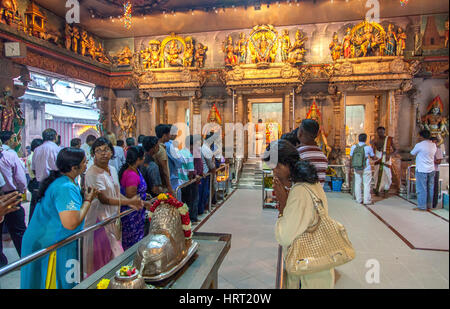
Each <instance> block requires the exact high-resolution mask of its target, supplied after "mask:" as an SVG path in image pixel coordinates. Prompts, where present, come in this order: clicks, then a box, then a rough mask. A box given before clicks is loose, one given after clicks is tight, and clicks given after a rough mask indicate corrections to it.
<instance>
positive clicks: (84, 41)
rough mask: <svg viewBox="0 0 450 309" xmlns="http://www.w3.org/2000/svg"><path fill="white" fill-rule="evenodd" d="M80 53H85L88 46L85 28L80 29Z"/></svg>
mask: <svg viewBox="0 0 450 309" xmlns="http://www.w3.org/2000/svg"><path fill="white" fill-rule="evenodd" d="M80 45H81V55H82V56H84V55H86V50H87V48H88V46H89V38H88V34H87V32H86V30H83V31H81V43H80Z"/></svg>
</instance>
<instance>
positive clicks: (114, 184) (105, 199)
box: [83, 137, 143, 276]
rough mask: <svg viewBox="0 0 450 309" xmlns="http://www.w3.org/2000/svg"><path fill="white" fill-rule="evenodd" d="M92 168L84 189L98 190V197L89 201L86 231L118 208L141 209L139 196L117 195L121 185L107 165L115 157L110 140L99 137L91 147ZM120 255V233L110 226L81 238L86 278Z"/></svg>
mask: <svg viewBox="0 0 450 309" xmlns="http://www.w3.org/2000/svg"><path fill="white" fill-rule="evenodd" d="M91 153H92V157H93V158H94V165H92V166H91V167H90V168H89V170H88V171H87V173H86V177H85V182H86V186H91V187H93V188H96V189H97V190H98V191H99V194H98V198H97V199H94V200H93V201H92V205H91V208H90V209H89V212H88V214H87V216H86V221H85V228H87V227H89V226H92V225H94V224H96V223H97V222H100V221H103V220H105V219H107V218H109V217H112V216H114V215H116V214H118V213H119V210H120V206H121V205H128V206H130V207H131V208H133V209H136V210H140V209H141V208H142V207H143V202H142V201H141V200H140V198H139V197H138V196H136V197H134V198H131V199H129V198H127V197H125V196H123V195H121V194H120V184H119V179H118V177H117V171H116V169H115V168H114V167H113V166H111V165H108V163H109V160H110V159H111V157H112V156H113V155H114V147H113V145H112V144H111V142H110V141H109V140H107V139H106V138H103V137H100V138H98V139H97V140H95V142H94V144H93V145H92V147H91ZM122 253H123V249H122V245H121V231H120V230H119V229H118V226H117V225H116V224H115V221H114V222H113V223H110V224H108V225H107V226H105V227H104V228H100V229H98V230H96V231H95V232H93V233H90V234H89V235H87V236H85V237H84V240H83V270H84V273H85V275H86V276H90V275H92V274H93V273H94V272H96V271H97V270H98V269H100V268H101V267H103V266H104V265H105V264H107V263H108V262H109V261H111V260H112V259H114V258H115V257H117V256H119V255H120V254H122Z"/></svg>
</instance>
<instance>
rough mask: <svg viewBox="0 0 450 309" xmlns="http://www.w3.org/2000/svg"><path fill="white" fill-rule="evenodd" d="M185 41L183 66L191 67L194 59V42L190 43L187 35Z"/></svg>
mask: <svg viewBox="0 0 450 309" xmlns="http://www.w3.org/2000/svg"><path fill="white" fill-rule="evenodd" d="M185 42H186V49H185V50H184V56H183V66H184V67H191V66H192V62H193V61H194V44H193V43H192V38H191V37H187V38H186V39H185Z"/></svg>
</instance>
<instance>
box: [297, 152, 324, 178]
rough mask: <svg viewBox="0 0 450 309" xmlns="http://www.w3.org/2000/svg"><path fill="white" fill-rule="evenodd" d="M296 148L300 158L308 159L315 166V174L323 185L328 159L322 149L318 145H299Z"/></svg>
mask: <svg viewBox="0 0 450 309" xmlns="http://www.w3.org/2000/svg"><path fill="white" fill-rule="evenodd" d="M297 150H298V153H299V155H300V159H301V160H304V161H308V162H310V163H311V164H312V165H314V166H315V167H316V170H317V176H319V181H320V183H321V184H322V185H323V184H324V182H325V177H326V174H327V168H328V159H327V157H326V156H325V154H324V153H323V151H322V150H321V149H320V148H319V147H318V146H312V145H307V146H300V147H298V148H297Z"/></svg>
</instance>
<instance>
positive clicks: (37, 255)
mask: <svg viewBox="0 0 450 309" xmlns="http://www.w3.org/2000/svg"><path fill="white" fill-rule="evenodd" d="M154 201H156V198H153V199H151V200H150V202H151V203H152V202H154ZM133 211H135V210H134V209H128V210H125V211H124V212H122V213H120V214H117V215H114V216H112V217H110V218H108V219H105V220H104V221H101V222H98V223H97V224H95V225H93V226H90V227H88V228H87V229H84V230H82V231H80V232H78V233H75V234H73V235H71V236H69V237H67V238H66V239H63V240H61V241H60V242H57V243H56V244H54V245H51V246H50V247H47V248H45V249H41V250H39V251H36V252H33V253H32V254H30V255H27V256H26V257H24V258H21V259H20V260H18V261H15V262H13V263H11V264H9V265H7V266H5V267H3V268H0V277H2V276H4V275H6V274H9V273H10V272H12V271H14V270H16V269H17V268H20V267H22V266H24V265H26V264H28V263H31V262H33V261H35V260H37V259H39V258H41V257H43V256H44V255H46V254H48V253H50V252H51V251H54V250H56V249H58V248H60V247H62V246H64V245H65V244H67V243H70V242H72V241H74V240H77V239H79V238H81V237H83V236H84V235H85V234H87V233H90V232H93V231H96V230H98V229H99V228H101V227H103V226H105V225H108V224H109V223H111V222H113V221H114V220H116V219H119V218H122V217H123V216H126V215H128V214H130V213H132V212H133Z"/></svg>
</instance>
